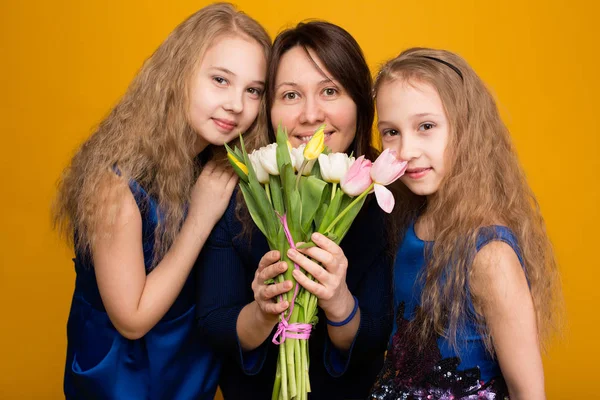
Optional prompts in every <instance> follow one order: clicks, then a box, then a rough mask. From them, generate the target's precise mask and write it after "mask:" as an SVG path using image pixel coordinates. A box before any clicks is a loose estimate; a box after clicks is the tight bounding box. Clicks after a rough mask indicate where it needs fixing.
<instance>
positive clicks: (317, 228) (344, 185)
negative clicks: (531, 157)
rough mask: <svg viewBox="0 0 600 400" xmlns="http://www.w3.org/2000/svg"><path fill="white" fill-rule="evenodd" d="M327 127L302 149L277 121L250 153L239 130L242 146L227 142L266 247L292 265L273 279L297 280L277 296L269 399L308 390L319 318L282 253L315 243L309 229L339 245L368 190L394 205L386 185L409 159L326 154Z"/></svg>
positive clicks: (389, 207)
mask: <svg viewBox="0 0 600 400" xmlns="http://www.w3.org/2000/svg"><path fill="white" fill-rule="evenodd" d="M324 128H325V127H324V125H323V126H321V127H319V129H317V131H316V132H315V134H314V135H313V136H312V138H311V139H310V141H309V142H308V143H307V144H306V145H304V144H303V145H301V146H300V147H299V148H292V146H291V145H290V143H289V142H288V140H287V133H286V131H285V130H283V129H282V128H281V127H279V129H278V130H277V142H276V143H272V144H269V145H268V146H265V147H262V148H260V149H258V150H254V151H253V152H252V153H250V154H248V153H247V152H246V149H245V148H244V141H243V138H242V137H241V136H240V140H241V147H242V148H241V149H238V148H237V147H236V148H235V149H231V148H230V147H229V146H227V145H225V146H226V148H227V156H228V158H229V161H230V163H231V165H232V166H233V169H234V170H235V171H236V173H237V174H238V175H239V177H240V182H239V185H240V188H241V190H242V194H243V196H244V199H245V201H246V205H247V207H248V211H249V212H250V215H251V217H252V219H253V220H254V222H255V223H256V226H257V227H258V229H260V231H261V232H262V233H263V234H264V235H265V237H266V238H267V242H268V243H269V247H270V248H271V249H272V250H279V252H280V254H281V258H282V260H283V261H285V262H287V263H288V266H290V268H288V269H287V271H286V272H285V273H283V274H282V275H280V276H279V277H277V281H278V282H283V281H284V280H290V281H292V282H293V283H294V289H293V290H291V291H290V292H288V293H285V294H284V295H282V296H280V298H279V301H284V300H287V301H288V302H289V304H290V307H289V308H288V309H287V310H286V311H285V312H284V313H282V315H281V316H280V322H279V326H278V329H277V332H276V334H275V336H274V337H273V342H274V343H275V344H277V345H279V359H278V362H277V373H276V376H275V384H274V387H273V396H272V399H273V400H278V399H284V400H291V399H298V400H304V399H306V398H307V393H308V392H310V391H311V389H310V379H309V374H308V371H309V358H308V338H309V336H310V331H311V328H312V327H313V326H314V325H315V324H316V323H317V300H318V299H317V298H316V297H315V296H314V295H313V294H311V293H310V292H308V291H306V290H305V289H303V288H302V287H301V286H300V285H299V284H298V283H296V281H295V279H294V278H293V275H292V268H291V267H292V265H293V268H295V269H300V267H299V266H297V265H295V264H292V262H291V260H290V259H289V258H288V257H287V251H288V249H290V248H296V243H297V242H305V244H304V245H303V247H308V246H311V245H314V244H313V243H312V242H311V241H310V237H311V235H312V233H313V232H319V233H321V234H323V235H325V236H326V237H328V238H329V239H331V240H332V241H334V242H335V243H337V244H339V243H340V242H341V241H342V239H343V238H344V236H345V235H346V233H347V232H348V229H349V228H350V225H351V224H352V221H354V218H355V217H356V215H357V214H358V212H359V211H360V209H361V207H362V206H363V204H364V202H365V199H366V196H367V194H369V193H371V192H372V191H374V192H375V197H376V198H377V202H378V204H379V205H380V207H381V208H382V209H383V210H384V211H386V212H387V213H389V212H391V211H392V209H393V207H394V197H393V195H392V193H391V192H390V191H389V190H388V189H387V188H386V187H385V186H386V185H389V184H390V183H392V182H394V181H395V180H396V179H398V178H399V177H400V176H402V174H403V173H404V171H405V169H406V162H400V161H398V160H397V159H396V156H395V153H394V152H393V151H389V150H385V151H384V152H383V153H382V154H381V155H380V156H379V157H378V158H377V160H376V161H375V162H374V163H371V161H369V160H367V159H365V158H364V156H361V157H358V158H357V159H354V157H350V156H348V155H347V154H345V153H331V152H329V151H328V150H327V149H326V148H325V145H324V139H325V133H324ZM317 161H318V163H317ZM338 186H339V187H338ZM303 272H304V271H303ZM308 276H309V278H310V279H314V278H312V277H311V276H310V275H308Z"/></svg>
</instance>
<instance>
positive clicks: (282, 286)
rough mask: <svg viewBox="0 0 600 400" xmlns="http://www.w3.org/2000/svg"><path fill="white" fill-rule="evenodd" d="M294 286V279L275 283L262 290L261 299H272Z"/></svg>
mask: <svg viewBox="0 0 600 400" xmlns="http://www.w3.org/2000/svg"><path fill="white" fill-rule="evenodd" d="M293 287H294V284H293V283H292V281H285V282H281V283H276V284H274V285H268V286H267V287H265V288H264V290H263V291H262V292H261V300H264V301H267V300H271V299H273V298H275V297H277V296H279V295H280V294H284V293H287V292H289V291H290V290H291V289H292V288H293Z"/></svg>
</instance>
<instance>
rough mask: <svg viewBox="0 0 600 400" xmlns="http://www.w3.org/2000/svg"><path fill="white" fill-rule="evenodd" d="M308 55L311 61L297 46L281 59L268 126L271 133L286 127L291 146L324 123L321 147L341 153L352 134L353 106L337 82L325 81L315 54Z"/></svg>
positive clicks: (322, 70) (354, 122)
mask: <svg viewBox="0 0 600 400" xmlns="http://www.w3.org/2000/svg"><path fill="white" fill-rule="evenodd" d="M308 52H309V54H310V57H311V58H312V60H311V59H310V58H309V57H308V56H307V54H306V52H305V51H304V49H303V48H302V47H300V46H296V47H293V48H291V49H290V50H288V51H287V52H286V53H285V54H284V55H283V56H282V57H281V61H280V63H279V67H278V68H277V74H276V76H275V96H274V101H273V106H272V107H271V124H272V125H273V129H274V130H275V131H277V126H278V125H279V124H281V125H282V126H283V127H285V128H287V132H288V136H289V140H290V142H291V144H292V146H294V147H298V146H300V145H301V144H302V143H306V142H308V140H309V139H310V137H311V136H312V135H313V134H314V132H315V130H317V128H318V127H319V126H320V125H322V124H326V127H325V144H326V145H327V146H328V147H329V148H330V149H331V150H332V151H333V152H345V151H346V150H347V149H348V148H349V147H350V144H351V143H352V140H354V136H355V135H356V104H355V103H354V101H353V100H352V98H351V97H350V95H349V94H348V93H347V92H346V90H345V89H344V87H343V86H342V85H341V84H340V83H339V82H336V81H335V80H330V79H329V78H333V77H332V75H331V74H330V73H329V71H327V68H325V65H323V63H322V62H321V60H320V59H319V58H318V57H317V55H316V54H315V53H314V52H312V51H311V50H310V49H309V50H308ZM313 60H314V63H313ZM315 64H317V65H318V67H319V69H320V70H319V69H317V68H316V67H315Z"/></svg>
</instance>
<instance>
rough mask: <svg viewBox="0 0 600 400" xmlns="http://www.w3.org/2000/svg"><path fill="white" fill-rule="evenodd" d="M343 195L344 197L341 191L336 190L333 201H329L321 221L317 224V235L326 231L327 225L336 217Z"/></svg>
mask: <svg viewBox="0 0 600 400" xmlns="http://www.w3.org/2000/svg"><path fill="white" fill-rule="evenodd" d="M343 195H344V192H342V191H341V190H338V191H337V192H336V193H335V196H334V197H333V200H331V203H329V206H328V207H327V211H326V212H325V215H324V216H323V219H322V220H321V223H320V224H319V228H318V232H319V233H325V232H324V231H325V229H327V227H328V226H329V224H331V223H332V222H333V220H334V219H335V217H337V215H338V213H339V210H340V204H341V202H342V196H343Z"/></svg>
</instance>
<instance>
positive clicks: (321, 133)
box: [304, 125, 325, 161]
mask: <svg viewBox="0 0 600 400" xmlns="http://www.w3.org/2000/svg"><path fill="white" fill-rule="evenodd" d="M324 149H325V125H321V126H320V127H319V129H317V131H316V132H315V134H314V135H313V136H312V138H310V140H309V141H308V143H307V144H306V147H305V148H304V158H305V159H306V160H308V161H311V160H314V159H316V158H317V157H319V154H321V153H322V152H323V150H324Z"/></svg>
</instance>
